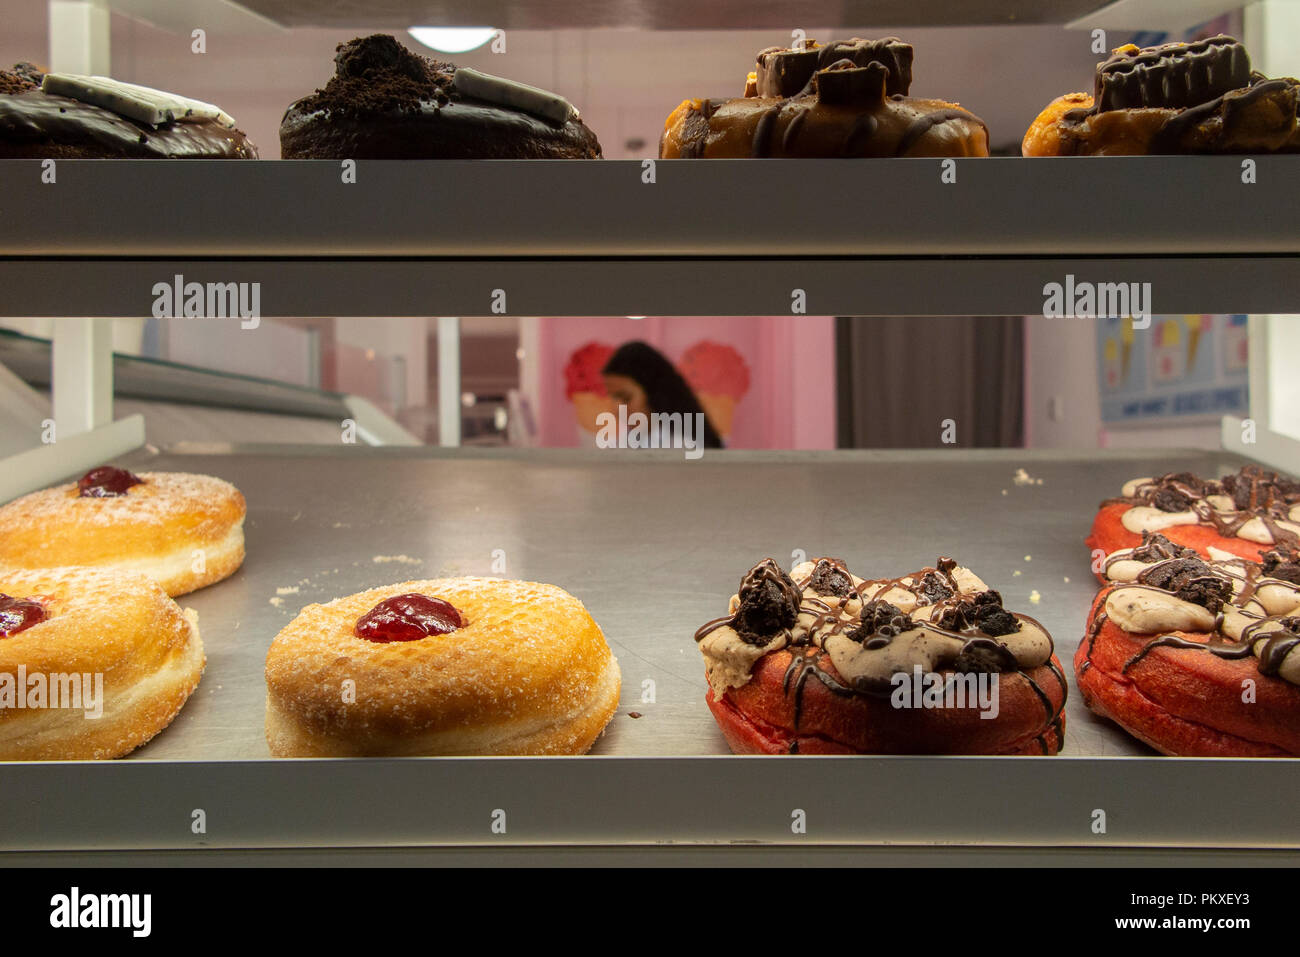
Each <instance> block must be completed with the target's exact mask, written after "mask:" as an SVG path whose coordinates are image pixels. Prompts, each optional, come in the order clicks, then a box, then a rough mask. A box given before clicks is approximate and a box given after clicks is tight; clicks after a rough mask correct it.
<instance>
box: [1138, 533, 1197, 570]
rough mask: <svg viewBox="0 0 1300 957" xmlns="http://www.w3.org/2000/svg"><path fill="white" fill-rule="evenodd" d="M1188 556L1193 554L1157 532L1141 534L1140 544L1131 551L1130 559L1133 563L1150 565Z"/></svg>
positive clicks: (1188, 549)
mask: <svg viewBox="0 0 1300 957" xmlns="http://www.w3.org/2000/svg"><path fill="white" fill-rule="evenodd" d="M1189 554H1194V552H1193V551H1192V550H1191V549H1190V548H1185V547H1183V546H1181V545H1175V544H1174V543H1173V542H1171V541H1170V540H1169V539H1167V538H1165V536H1163V535H1161V534H1160V533H1159V532H1143V533H1142V544H1141V545H1139V546H1138V547H1137V548H1135V549H1133V552H1132V557H1133V559H1134V560H1135V561H1139V562H1143V563H1144V564H1147V565H1150V564H1151V563H1153V562H1162V561H1164V560H1165V559H1168V558H1177V557H1179V556H1180V555H1189Z"/></svg>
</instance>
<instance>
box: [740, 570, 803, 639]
mask: <svg viewBox="0 0 1300 957" xmlns="http://www.w3.org/2000/svg"><path fill="white" fill-rule="evenodd" d="M738 594H739V597H740V607H739V608H738V609H737V610H736V615H735V629H736V631H737V632H739V633H740V635H741V637H742V638H744V637H747V636H754V637H764V636H771V635H773V634H775V633H776V632H778V631H780V630H781V629H782V628H790V627H792V626H793V625H794V623H795V621H796V620H797V619H798V618H799V604H800V601H801V596H800V594H799V588H798V586H797V585H795V583H794V580H793V579H791V578H790V576H789V575H787V574H786V573H785V572H784V571H782V570H781V567H780V566H779V565H777V563H776V562H774V561H773V560H772V559H770V558H766V559H764V560H763V561H761V562H759V563H758V564H757V565H755V566H754V567H753V568H752V569H750V571H749V573H748V574H747V575H746V576H745V578H744V580H743V581H741V583H740V591H739V593H738Z"/></svg>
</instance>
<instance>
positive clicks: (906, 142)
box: [659, 37, 989, 159]
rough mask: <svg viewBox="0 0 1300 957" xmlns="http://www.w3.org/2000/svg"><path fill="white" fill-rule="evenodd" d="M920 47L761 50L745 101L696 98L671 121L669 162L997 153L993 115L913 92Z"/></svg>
mask: <svg viewBox="0 0 1300 957" xmlns="http://www.w3.org/2000/svg"><path fill="white" fill-rule="evenodd" d="M911 84H912V47H911V46H909V45H908V44H906V43H904V42H902V41H901V40H899V39H898V38H897V37H886V38H885V39H883V40H861V39H857V38H854V39H852V40H848V41H842V42H839V43H831V44H828V45H827V46H822V45H821V44H819V43H817V42H815V41H813V40H805V41H803V44H802V45H801V46H800V47H798V48H795V49H781V48H779V47H771V48H769V49H766V50H763V51H762V52H760V53H759V54H758V66H757V68H756V69H755V71H754V72H753V73H751V74H749V77H748V79H747V81H746V84H745V96H744V97H743V98H740V99H723V100H686V101H684V102H683V103H682V104H681V105H680V106H678V107H677V109H675V110H673V112H672V114H671V115H670V116H669V117H668V119H667V121H666V122H665V123H664V132H663V135H662V136H661V137H660V140H659V156H660V158H661V159H696V158H700V157H704V158H725V157H731V158H742V157H747V156H752V157H805V158H807V157H834V156H845V157H863V156H871V157H884V156H988V155H989V134H988V128H987V127H986V126H985V125H984V121H983V120H981V119H980V118H979V117H977V116H974V115H973V114H971V113H968V112H967V111H966V110H963V109H961V108H960V107H959V106H957V104H955V103H948V102H946V101H944V100H922V99H913V98H911V97H909V96H908V95H907V92H908V89H909V88H910V87H911Z"/></svg>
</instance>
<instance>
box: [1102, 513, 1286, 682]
mask: <svg viewBox="0 0 1300 957" xmlns="http://www.w3.org/2000/svg"><path fill="white" fill-rule="evenodd" d="M1144 554H1145V555H1146V556H1147V557H1148V558H1149V559H1150V558H1152V557H1153V555H1156V554H1167V555H1170V556H1171V557H1164V558H1155V560H1147V561H1143V560H1142V556H1143V555H1144ZM1270 554H1273V553H1270ZM1277 557H1287V556H1280V555H1274V560H1276V559H1277ZM1189 560H1192V561H1203V560H1202V559H1199V558H1198V557H1197V556H1196V555H1195V553H1194V552H1192V551H1191V550H1190V549H1180V548H1179V547H1178V546H1176V545H1174V544H1173V543H1171V542H1169V541H1168V540H1167V539H1163V538H1160V537H1158V536H1157V537H1155V538H1153V539H1152V538H1149V539H1148V540H1147V541H1146V542H1144V544H1143V545H1142V546H1139V547H1138V548H1125V549H1120V550H1118V551H1116V552H1113V553H1111V554H1110V555H1109V556H1107V558H1106V561H1105V564H1104V572H1105V576H1106V579H1107V580H1108V581H1111V582H1115V583H1117V584H1118V586H1119V587H1116V588H1115V589H1113V590H1112V591H1111V592H1110V594H1109V595H1108V596H1107V597H1106V603H1105V612H1106V615H1107V616H1108V617H1109V618H1110V620H1111V621H1113V622H1114V623H1115V624H1116V625H1118V626H1119V627H1120V628H1122V629H1123V630H1124V631H1126V632H1129V633H1130V634H1135V635H1154V636H1159V637H1157V638H1155V639H1154V642H1164V641H1165V639H1166V638H1167V637H1168V636H1169V635H1170V633H1173V632H1188V633H1194V634H1207V635H1208V636H1209V640H1208V642H1207V643H1206V644H1205V646H1204V647H1205V650H1207V651H1210V652H1212V653H1216V654H1219V655H1220V656H1222V657H1241V656H1242V655H1243V654H1244V653H1245V652H1246V645H1247V644H1248V645H1249V653H1250V654H1251V655H1253V656H1254V657H1255V658H1256V659H1257V661H1258V662H1259V667H1260V670H1261V672H1262V673H1264V674H1266V675H1267V674H1276V675H1277V676H1278V677H1280V678H1282V679H1283V680H1285V681H1288V682H1290V683H1292V684H1300V635H1297V634H1296V632H1295V631H1294V630H1291V629H1289V628H1288V623H1287V622H1284V621H1283V619H1290V618H1292V616H1296V615H1297V613H1298V612H1300V585H1297V584H1295V583H1293V582H1290V581H1285V580H1283V579H1279V578H1273V577H1270V576H1269V575H1267V574H1265V573H1264V571H1263V569H1264V568H1265V567H1273V566H1265V565H1263V564H1261V563H1257V562H1252V561H1247V560H1246V559H1244V558H1240V557H1238V556H1236V555H1228V553H1226V552H1223V551H1222V550H1219V549H1213V550H1212V554H1211V556H1210V560H1209V561H1208V562H1204V561H1203V565H1202V566H1201V567H1199V568H1196V567H1194V568H1193V569H1192V570H1191V572H1190V573H1189V574H1190V575H1191V577H1195V578H1201V579H1204V578H1206V577H1209V576H1213V577H1217V578H1219V579H1225V580H1227V581H1228V582H1229V583H1230V584H1231V594H1230V596H1229V597H1228V598H1227V600H1226V601H1224V602H1223V603H1222V607H1217V606H1218V604H1219V603H1218V602H1217V601H1211V602H1210V603H1209V605H1210V607H1206V605H1203V604H1199V603H1198V602H1196V601H1193V600H1189V599H1188V598H1183V597H1180V596H1179V594H1175V593H1174V592H1172V591H1169V590H1167V589H1166V588H1163V587H1158V586H1157V585H1155V584H1146V583H1144V581H1162V580H1164V576H1162V574H1161V572H1162V571H1165V570H1168V571H1176V570H1177V569H1178V568H1180V567H1181V568H1186V567H1187V562H1188V561H1189ZM1192 597H1195V595H1194V594H1193V595H1192ZM1290 624H1291V625H1293V626H1294V625H1296V624H1297V623H1295V622H1290ZM1279 632H1281V633H1283V634H1279ZM1220 638H1222V639H1226V640H1227V642H1229V643H1231V644H1224V643H1222V642H1221V641H1220V640H1219V639H1220ZM1293 639H1294V640H1293ZM1166 643H1168V642H1166ZM1234 644H1235V645H1236V646H1237V649H1233V648H1232V645H1234ZM1150 647H1152V645H1148V648H1150ZM1174 647H1185V646H1184V645H1180V644H1174ZM1144 653H1145V652H1144ZM1135 660H1136V659H1135Z"/></svg>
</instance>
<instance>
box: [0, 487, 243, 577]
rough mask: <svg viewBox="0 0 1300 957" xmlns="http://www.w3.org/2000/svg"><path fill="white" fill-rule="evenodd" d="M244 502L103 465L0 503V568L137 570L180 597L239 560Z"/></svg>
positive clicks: (235, 494)
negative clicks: (55, 484)
mask: <svg viewBox="0 0 1300 957" xmlns="http://www.w3.org/2000/svg"><path fill="white" fill-rule="evenodd" d="M244 514H245V505H244V496H243V495H242V494H240V492H239V489H237V488H235V487H234V486H233V485H231V484H230V483H229V482H223V481H222V480H221V479H218V478H213V477H212V476H210V475H192V474H189V473H184V472H141V473H140V474H139V475H133V474H132V473H130V472H127V471H126V470H124V469H118V468H113V467H111V466H103V467H101V468H97V469H93V470H91V471H90V472H87V473H86V474H85V475H84V476H82V477H81V479H80V480H79V481H77V482H69V483H68V484H66V485H59V486H56V487H55V488H47V489H44V490H42V491H40V492H33V493H32V494H30V495H25V496H23V497H22V498H20V499H16V500H15V501H12V502H10V503H9V504H8V505H4V506H0V566H6V565H7V566H11V567H13V568H54V567H58V566H67V565H87V566H94V567H102V568H111V569H114V570H116V571H123V572H137V573H139V574H142V575H146V576H148V577H149V578H152V579H153V580H154V581H156V582H158V583H159V584H160V585H162V587H163V589H164V590H165V591H166V592H167V594H169V595H173V596H175V595H184V594H186V593H187V592H192V591H194V590H195V589H196V588H202V587H204V586H205V585H211V584H212V583H213V582H219V581H221V580H222V579H223V578H228V577H229V576H230V575H233V574H234V573H235V570H236V569H238V568H239V566H240V565H241V564H242V563H243V561H244Z"/></svg>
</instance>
